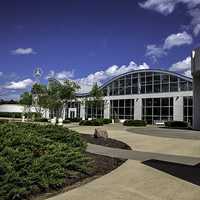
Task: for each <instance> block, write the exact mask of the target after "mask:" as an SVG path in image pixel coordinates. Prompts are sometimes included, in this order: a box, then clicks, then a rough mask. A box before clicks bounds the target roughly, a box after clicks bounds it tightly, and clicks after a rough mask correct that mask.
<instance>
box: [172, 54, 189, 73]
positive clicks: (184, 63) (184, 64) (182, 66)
mask: <svg viewBox="0 0 200 200" xmlns="http://www.w3.org/2000/svg"><path fill="white" fill-rule="evenodd" d="M190 68H191V57H189V56H188V57H187V58H186V59H184V60H181V61H179V62H177V63H174V64H173V65H172V66H171V67H170V70H171V71H178V72H183V71H186V70H188V69H190Z"/></svg>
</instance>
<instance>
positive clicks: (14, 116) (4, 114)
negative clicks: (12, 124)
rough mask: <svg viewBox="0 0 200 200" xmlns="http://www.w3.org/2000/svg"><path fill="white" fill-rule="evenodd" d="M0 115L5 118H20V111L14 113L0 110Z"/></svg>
mask: <svg viewBox="0 0 200 200" xmlns="http://www.w3.org/2000/svg"><path fill="white" fill-rule="evenodd" d="M0 117H7V118H21V117H22V113H14V112H0Z"/></svg>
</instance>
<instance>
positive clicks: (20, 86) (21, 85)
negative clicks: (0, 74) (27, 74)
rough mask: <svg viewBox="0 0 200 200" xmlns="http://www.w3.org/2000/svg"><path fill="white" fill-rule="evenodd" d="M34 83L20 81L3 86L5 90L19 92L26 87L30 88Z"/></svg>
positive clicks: (27, 80)
mask: <svg viewBox="0 0 200 200" xmlns="http://www.w3.org/2000/svg"><path fill="white" fill-rule="evenodd" d="M33 83H34V81H33V80H31V79H25V80H22V81H17V82H15V81H11V82H10V83H9V84H7V85H6V86H4V88H5V89H13V90H21V89H26V88H27V87H30V86H32V85H33Z"/></svg>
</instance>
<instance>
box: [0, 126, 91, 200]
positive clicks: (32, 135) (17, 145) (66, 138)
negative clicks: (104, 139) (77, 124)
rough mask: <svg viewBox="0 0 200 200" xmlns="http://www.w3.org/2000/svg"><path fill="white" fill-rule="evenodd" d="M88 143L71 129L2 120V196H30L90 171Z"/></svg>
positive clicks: (0, 171) (9, 197)
mask: <svg viewBox="0 0 200 200" xmlns="http://www.w3.org/2000/svg"><path fill="white" fill-rule="evenodd" d="M85 150H86V143H85V142H84V141H82V140H81V138H80V136H79V134H78V133H77V132H75V131H70V130H69V129H66V128H62V127H57V126H52V125H38V124H27V123H9V124H0V199H4V200H10V199H13V200H14V199H28V197H29V196H30V195H31V194H33V193H34V192H35V191H37V192H38V193H39V192H42V191H47V190H49V189H50V188H54V189H58V188H60V187H62V186H63V184H64V183H65V180H66V179H70V178H73V177H74V176H82V175H83V174H85V173H87V168H88V166H90V160H89V159H88V157H86V155H85Z"/></svg>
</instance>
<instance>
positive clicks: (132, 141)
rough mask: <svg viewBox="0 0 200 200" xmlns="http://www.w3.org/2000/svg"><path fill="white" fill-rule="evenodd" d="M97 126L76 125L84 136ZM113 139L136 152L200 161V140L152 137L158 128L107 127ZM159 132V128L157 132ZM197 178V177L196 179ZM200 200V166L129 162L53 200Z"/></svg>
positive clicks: (156, 161) (155, 161)
mask: <svg viewBox="0 0 200 200" xmlns="http://www.w3.org/2000/svg"><path fill="white" fill-rule="evenodd" d="M94 128H95V127H79V126H77V127H76V126H74V127H73V128H72V129H73V130H77V131H79V132H81V133H87V134H88V133H91V134H92V133H93V132H94ZM104 128H106V129H107V130H108V132H109V136H110V137H112V138H115V139H118V140H121V141H124V142H126V143H128V144H129V145H130V146H131V147H132V149H133V150H135V151H140V152H146V153H149V154H168V155H173V156H186V157H193V158H199V156H200V140H197V139H192V138H190V139H185V138H184V139H183V138H181V137H179V138H177V137H176V138H172V137H162V136H161V137H160V136H158V135H156V137H155V136H152V135H150V132H151V131H152V130H154V129H145V130H147V132H148V134H139V133H138V130H139V129H137V130H136V129H135V130H131V132H129V131H127V130H126V129H127V127H123V126H122V125H119V124H116V125H114V126H113V125H106V126H104ZM156 130H157V129H156ZM194 177H195V178H194ZM82 199H84V200H94V199H95V200H200V167H199V166H198V165H197V166H188V165H182V164H181V163H177V164H176V163H172V162H163V161H162V162H161V161H158V160H151V159H150V160H147V161H145V162H141V161H139V160H128V161H126V162H125V163H124V164H123V165H122V166H120V167H119V168H117V169H116V170H114V171H112V172H111V173H109V174H107V175H105V176H102V177H100V178H98V179H96V180H94V181H92V182H90V183H88V184H86V185H83V186H81V187H79V188H76V189H74V190H71V191H69V192H66V193H63V194H60V195H58V196H55V197H52V198H50V199H49V200H82Z"/></svg>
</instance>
